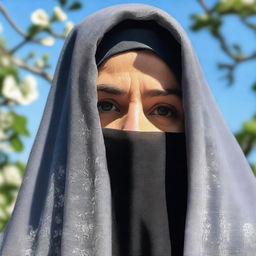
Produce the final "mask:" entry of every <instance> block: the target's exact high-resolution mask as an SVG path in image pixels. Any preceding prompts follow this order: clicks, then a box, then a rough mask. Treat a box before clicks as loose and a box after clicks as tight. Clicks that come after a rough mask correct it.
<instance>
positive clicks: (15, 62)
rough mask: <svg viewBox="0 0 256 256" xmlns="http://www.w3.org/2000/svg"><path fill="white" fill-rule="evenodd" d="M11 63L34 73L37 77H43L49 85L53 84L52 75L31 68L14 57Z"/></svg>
mask: <svg viewBox="0 0 256 256" xmlns="http://www.w3.org/2000/svg"><path fill="white" fill-rule="evenodd" d="M11 62H12V63H13V64H14V65H16V66H17V67H19V68H22V69H25V70H27V71H29V72H31V73H34V74H35V75H39V76H41V77H42V78H44V79H45V80H46V81H48V82H49V83H51V82H52V76H51V75H49V74H48V73H46V72H44V71H42V70H40V69H38V68H35V67H32V66H29V65H28V64H27V63H25V62H23V61H22V60H20V59H18V58H14V57H12V58H11Z"/></svg>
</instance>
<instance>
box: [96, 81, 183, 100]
mask: <svg viewBox="0 0 256 256" xmlns="http://www.w3.org/2000/svg"><path fill="white" fill-rule="evenodd" d="M97 91H98V92H105V93H109V94H113V95H126V94H127V92H126V91H124V90H122V89H120V88H118V87H117V86H116V85H112V84H99V85H97ZM168 95H176V96H178V97H180V98H181V97H182V91H181V89H179V88H173V89H164V90H158V89H154V90H150V91H148V92H146V93H145V96H148V97H156V96H168Z"/></svg>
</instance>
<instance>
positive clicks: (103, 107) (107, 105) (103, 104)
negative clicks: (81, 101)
mask: <svg viewBox="0 0 256 256" xmlns="http://www.w3.org/2000/svg"><path fill="white" fill-rule="evenodd" d="M97 107H98V111H99V112H113V111H115V112H120V110H119V109H118V108H117V107H116V106H115V105H114V104H113V103H112V102H111V101H98V104H97Z"/></svg>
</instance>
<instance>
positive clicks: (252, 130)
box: [243, 120, 256, 136]
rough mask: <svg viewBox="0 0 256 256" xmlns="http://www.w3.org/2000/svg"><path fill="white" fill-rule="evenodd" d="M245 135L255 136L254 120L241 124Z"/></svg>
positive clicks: (255, 121)
mask: <svg viewBox="0 0 256 256" xmlns="http://www.w3.org/2000/svg"><path fill="white" fill-rule="evenodd" d="M243 128H244V131H245V132H246V133H249V134H252V135H254V136H256V120H251V121H248V122H245V123H244V124H243Z"/></svg>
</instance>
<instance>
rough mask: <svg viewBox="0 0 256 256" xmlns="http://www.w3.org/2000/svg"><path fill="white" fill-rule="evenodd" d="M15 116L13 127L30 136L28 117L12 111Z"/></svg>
mask: <svg viewBox="0 0 256 256" xmlns="http://www.w3.org/2000/svg"><path fill="white" fill-rule="evenodd" d="M10 114H11V116H12V118H13V125H12V128H13V130H14V131H15V132H17V133H18V134H22V135H25V136H29V131H28V129H27V118H26V117H24V116H21V115H18V114H16V113H15V112H13V111H11V112H10Z"/></svg>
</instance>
